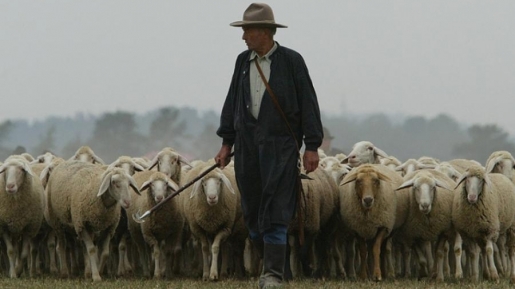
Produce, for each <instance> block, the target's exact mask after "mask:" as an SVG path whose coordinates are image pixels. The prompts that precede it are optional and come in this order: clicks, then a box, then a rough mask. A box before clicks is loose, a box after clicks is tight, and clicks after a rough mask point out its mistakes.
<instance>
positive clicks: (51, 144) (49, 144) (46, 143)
mask: <svg viewBox="0 0 515 289" xmlns="http://www.w3.org/2000/svg"><path fill="white" fill-rule="evenodd" d="M55 131H56V130H55V126H54V125H52V126H51V127H50V128H48V130H47V131H46V133H45V135H41V134H40V135H39V138H40V139H41V140H40V142H39V143H38V144H37V145H36V146H35V147H34V148H33V149H32V151H33V152H34V154H35V155H39V154H43V153H45V152H47V151H52V150H54V149H55Z"/></svg>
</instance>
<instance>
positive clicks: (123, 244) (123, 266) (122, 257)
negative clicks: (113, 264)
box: [116, 234, 131, 276]
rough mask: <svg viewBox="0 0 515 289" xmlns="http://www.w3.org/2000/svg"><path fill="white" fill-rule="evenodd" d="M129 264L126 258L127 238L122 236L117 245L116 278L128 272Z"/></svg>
mask: <svg viewBox="0 0 515 289" xmlns="http://www.w3.org/2000/svg"><path fill="white" fill-rule="evenodd" d="M129 268H130V262H129V261H128V256H127V236H126V235H125V234H123V236H122V237H121V238H120V242H119V243H118V270H117V273H116V275H117V276H124V275H125V274H126V273H127V271H130V270H131V269H129Z"/></svg>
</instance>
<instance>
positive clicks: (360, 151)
mask: <svg viewBox="0 0 515 289" xmlns="http://www.w3.org/2000/svg"><path fill="white" fill-rule="evenodd" d="M379 157H383V158H387V157H388V154H386V153H385V152H384V151H383V150H381V149H380V148H378V147H376V146H374V144H373V143H371V142H369V141H360V142H358V143H356V144H354V146H353V147H352V151H351V152H350V153H349V154H348V155H347V158H345V159H344V160H343V163H346V162H348V163H349V165H350V166H351V167H353V168H354V167H357V166H359V165H361V164H379V163H380V159H379Z"/></svg>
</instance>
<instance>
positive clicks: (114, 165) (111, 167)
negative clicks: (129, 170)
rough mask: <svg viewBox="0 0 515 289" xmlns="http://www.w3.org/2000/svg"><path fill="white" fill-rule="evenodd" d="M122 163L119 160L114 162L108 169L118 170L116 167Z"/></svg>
mask: <svg viewBox="0 0 515 289" xmlns="http://www.w3.org/2000/svg"><path fill="white" fill-rule="evenodd" d="M119 163H120V162H119V161H118V160H116V161H114V162H113V163H112V164H110V165H109V166H108V167H107V169H108V170H111V169H113V168H116V166H117V165H118V164H119Z"/></svg>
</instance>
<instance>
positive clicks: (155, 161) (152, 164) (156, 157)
mask: <svg viewBox="0 0 515 289" xmlns="http://www.w3.org/2000/svg"><path fill="white" fill-rule="evenodd" d="M158 162H159V154H157V155H156V156H155V157H154V158H153V159H152V161H151V162H150V164H149V165H148V170H149V171H150V170H151V169H152V168H154V167H155V166H156V165H157V163H158Z"/></svg>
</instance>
